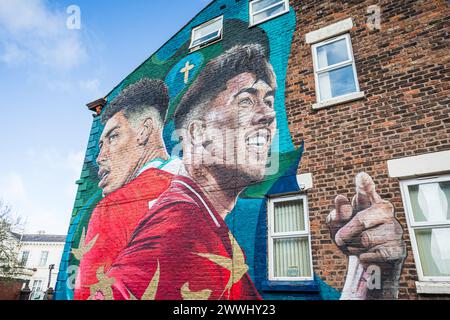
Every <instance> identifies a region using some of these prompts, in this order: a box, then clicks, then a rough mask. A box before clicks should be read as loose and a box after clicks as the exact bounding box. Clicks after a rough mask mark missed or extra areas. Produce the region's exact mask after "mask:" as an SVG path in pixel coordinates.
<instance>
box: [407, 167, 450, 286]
mask: <svg viewBox="0 0 450 320" xmlns="http://www.w3.org/2000/svg"><path fill="white" fill-rule="evenodd" d="M402 193H403V200H404V202H405V208H406V212H407V217H408V225H409V228H410V235H411V241H412V246H413V251H414V257H415V260H416V265H417V270H418V273H419V280H420V281H436V282H439V281H450V246H449V243H450V175H447V176H443V177H438V178H429V179H413V180H408V181H404V182H402Z"/></svg>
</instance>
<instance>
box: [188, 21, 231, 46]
mask: <svg viewBox="0 0 450 320" xmlns="http://www.w3.org/2000/svg"><path fill="white" fill-rule="evenodd" d="M222 30H223V17H222V16H221V17H218V18H216V19H213V20H211V21H208V22H206V23H204V24H202V25H201V26H198V27H197V28H194V29H193V30H192V39H191V45H190V46H189V48H190V49H192V50H196V49H200V48H202V47H204V46H206V45H207V44H210V43H212V42H214V41H217V40H220V39H222Z"/></svg>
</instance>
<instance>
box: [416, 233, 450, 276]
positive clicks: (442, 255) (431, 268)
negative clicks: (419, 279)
mask: <svg viewBox="0 0 450 320" xmlns="http://www.w3.org/2000/svg"><path fill="white" fill-rule="evenodd" d="M416 240H417V247H418V249H419V255H420V262H421V265H422V270H423V274H424V276H426V277H448V276H450V246H449V243H450V228H447V229H428V230H416Z"/></svg>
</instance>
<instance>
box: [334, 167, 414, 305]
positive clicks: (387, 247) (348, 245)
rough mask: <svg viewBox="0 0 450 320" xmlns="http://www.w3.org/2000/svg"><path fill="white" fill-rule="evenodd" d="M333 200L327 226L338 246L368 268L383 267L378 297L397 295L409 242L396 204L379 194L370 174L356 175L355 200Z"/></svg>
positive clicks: (343, 197) (338, 198)
mask: <svg viewBox="0 0 450 320" xmlns="http://www.w3.org/2000/svg"><path fill="white" fill-rule="evenodd" d="M334 203H335V209H334V210H333V211H332V212H331V213H330V214H329V216H328V217H327V225H328V227H329V229H330V232H331V235H332V237H333V239H334V241H335V242H336V244H337V246H338V247H339V248H340V249H341V250H342V251H343V252H344V253H346V254H347V255H348V256H358V257H359V261H360V263H361V264H362V266H363V267H364V269H365V270H367V268H368V267H369V266H377V267H379V268H380V270H381V277H382V279H381V280H382V286H383V287H382V290H381V292H378V293H376V294H378V295H379V296H378V298H393V297H395V296H396V295H397V291H398V281H399V276H400V272H401V269H402V266H403V261H404V259H405V257H406V245H405V242H404V240H403V230H402V227H401V225H400V223H399V222H398V221H397V219H396V218H395V212H394V206H393V205H392V203H390V202H389V201H385V200H383V199H382V198H381V197H380V196H379V195H378V193H377V192H376V189H375V183H374V182H373V179H372V178H371V177H370V176H369V175H368V174H367V173H360V174H359V175H358V176H357V177H356V195H355V196H354V197H353V199H352V202H350V201H349V200H348V199H347V198H346V197H345V196H342V195H339V196H337V197H336V198H335V201H334ZM372 294H375V292H372ZM369 295H370V293H369ZM373 297H375V296H373Z"/></svg>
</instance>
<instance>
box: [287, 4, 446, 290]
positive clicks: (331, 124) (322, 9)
mask: <svg viewBox="0 0 450 320" xmlns="http://www.w3.org/2000/svg"><path fill="white" fill-rule="evenodd" d="M374 4H378V5H379V6H380V7H381V19H382V21H381V30H375V31H371V30H370V29H369V28H368V27H367V25H366V21H367V19H368V16H369V15H368V14H367V8H368V7H369V6H370V5H374ZM291 5H292V6H293V7H294V8H295V11H296V13H297V30H296V32H295V34H294V39H293V43H292V52H291V57H290V61H289V70H288V73H287V84H286V112H287V114H288V121H289V126H290V129H291V132H292V136H293V139H294V143H295V144H296V145H297V146H299V145H300V143H301V141H302V140H304V141H305V144H306V150H305V153H304V156H303V159H302V162H301V166H300V168H299V172H300V173H306V172H310V173H312V174H313V180H314V188H313V189H312V190H310V191H309V192H308V196H309V204H310V215H311V228H312V247H313V253H314V270H315V272H316V273H317V274H318V275H319V276H320V277H321V278H323V279H324V280H325V281H326V282H327V283H328V284H330V285H332V286H333V287H336V288H339V289H342V287H343V284H344V280H345V273H346V270H347V260H346V257H345V255H343V254H341V253H340V252H339V250H337V248H336V245H335V244H334V243H333V241H332V239H331V237H330V233H329V231H328V228H327V227H326V223H325V219H326V217H327V215H328V214H329V212H330V211H331V210H332V209H333V200H334V197H335V196H336V195H337V194H343V195H346V196H348V197H351V196H352V195H353V194H354V177H355V175H356V174H358V173H359V172H361V171H366V172H367V173H369V174H370V175H372V177H373V178H374V181H375V182H376V184H377V189H378V191H379V193H380V195H381V196H382V197H383V198H384V199H386V200H389V201H391V202H392V203H393V204H394V205H395V208H396V212H397V217H398V219H399V220H400V222H401V224H402V226H403V228H404V230H405V240H406V241H407V247H408V257H407V260H406V262H405V264H404V269H403V273H402V276H401V283H400V287H401V288H400V298H403V299H416V298H421V297H418V296H417V294H416V289H415V281H417V280H418V278H417V272H416V267H415V263H414V258H413V253H412V249H411V243H410V239H409V235H408V233H407V223H406V217H405V211H404V208H403V204H402V199H401V194H400V188H399V181H398V180H397V179H391V178H389V176H388V171H387V161H388V160H390V159H394V158H399V157H405V156H413V155H420V154H426V153H430V152H437V151H443V150H450V112H449V111H450V108H449V98H448V97H449V95H450V90H449V81H448V80H449V62H450V59H449V56H448V48H449V46H448V45H449V43H448V21H449V14H450V10H449V5H448V2H447V1H445V0H440V1H436V0H435V1H380V2H377V1H311V0H309V1H308V0H306V1H305V0H303V1H297V0H294V1H291ZM349 17H351V18H353V22H354V25H355V26H354V28H353V29H352V30H351V31H350V35H351V39H352V43H353V51H354V56H355V60H356V67H357V72H358V76H359V77H358V78H359V83H360V87H361V91H364V92H365V98H364V99H362V100H360V101H356V102H353V103H344V104H341V105H337V106H333V107H329V108H326V109H322V110H318V111H314V110H313V109H312V104H314V103H315V102H316V93H315V83H314V72H313V61H312V53H311V46H310V45H309V44H306V42H305V35H306V34H307V33H308V32H311V31H314V30H317V29H319V28H322V27H325V26H327V25H330V24H333V23H335V22H337V21H340V20H343V19H346V18H349ZM446 21H447V22H446Z"/></svg>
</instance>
